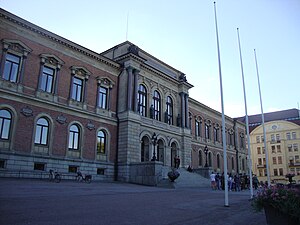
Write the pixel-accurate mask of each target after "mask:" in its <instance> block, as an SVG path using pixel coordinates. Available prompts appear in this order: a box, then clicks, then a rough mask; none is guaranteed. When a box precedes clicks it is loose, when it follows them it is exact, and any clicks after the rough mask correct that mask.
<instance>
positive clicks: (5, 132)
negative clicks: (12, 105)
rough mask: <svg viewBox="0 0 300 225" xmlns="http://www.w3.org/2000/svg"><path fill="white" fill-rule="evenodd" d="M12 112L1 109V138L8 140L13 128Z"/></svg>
mask: <svg viewBox="0 0 300 225" xmlns="http://www.w3.org/2000/svg"><path fill="white" fill-rule="evenodd" d="M11 119H12V117H11V113H10V112H9V111H8V110H6V109H2V110H0V139H1V140H8V139H9V136H10V129H11Z"/></svg>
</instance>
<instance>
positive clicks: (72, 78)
mask: <svg viewBox="0 0 300 225" xmlns="http://www.w3.org/2000/svg"><path fill="white" fill-rule="evenodd" d="M74 75H75V74H74V73H72V75H71V82H70V93H69V94H70V96H69V99H72V86H73V83H74Z"/></svg>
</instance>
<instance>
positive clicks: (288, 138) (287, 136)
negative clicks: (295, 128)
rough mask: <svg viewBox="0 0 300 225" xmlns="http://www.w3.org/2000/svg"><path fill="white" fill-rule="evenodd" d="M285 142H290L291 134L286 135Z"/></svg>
mask: <svg viewBox="0 0 300 225" xmlns="http://www.w3.org/2000/svg"><path fill="white" fill-rule="evenodd" d="M286 140H291V133H290V132H288V133H286Z"/></svg>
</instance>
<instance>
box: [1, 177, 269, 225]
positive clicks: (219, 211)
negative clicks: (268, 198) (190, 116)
mask: <svg viewBox="0 0 300 225" xmlns="http://www.w3.org/2000/svg"><path fill="white" fill-rule="evenodd" d="M249 198H250V193H249V191H245V192H237V193H235V192H230V193H229V207H225V206H224V191H212V190H210V189H209V188H185V189H184V188H182V189H164V188H157V187H147V186H141V185H134V184H127V183H117V182H116V183H101V182H92V183H91V184H87V183H76V182H75V181H62V182H61V183H53V182H49V181H47V180H32V179H11V178H0V213H1V216H0V224H1V225H266V224H267V223H266V219H265V215H264V213H255V212H253V211H252V209H251V207H250V202H249Z"/></svg>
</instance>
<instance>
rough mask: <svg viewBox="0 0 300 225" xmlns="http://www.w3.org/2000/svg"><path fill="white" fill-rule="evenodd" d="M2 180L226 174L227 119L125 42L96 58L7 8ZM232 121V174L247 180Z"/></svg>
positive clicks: (0, 101)
mask: <svg viewBox="0 0 300 225" xmlns="http://www.w3.org/2000/svg"><path fill="white" fill-rule="evenodd" d="M0 41H1V50H0V57H1V64H0V74H1V78H0V176H6V177H13V176H15V177H16V176H19V177H20V176H21V177H34V176H37V177H38V176H39V174H40V176H42V175H43V174H44V173H46V172H47V171H49V170H50V169H55V170H57V171H59V172H60V173H62V174H63V177H65V178H66V179H72V177H74V174H75V173H76V172H77V171H81V172H83V173H88V174H91V175H93V179H95V180H120V181H125V182H133V183H140V184H146V185H156V184H157V183H159V182H160V180H161V179H163V178H164V177H165V176H166V173H167V172H168V171H170V169H171V167H173V166H174V160H173V159H174V157H175V156H178V157H179V158H180V167H187V166H189V165H190V166H192V167H193V168H194V169H196V170H197V169H199V170H201V169H203V168H204V167H205V163H206V160H207V163H208V167H209V169H210V170H214V171H218V172H223V168H224V166H223V161H224V159H223V146H222V132H221V131H222V129H223V128H222V126H221V124H222V119H221V117H222V115H221V113H220V112H218V111H215V110H213V109H211V108H210V107H208V106H206V105H204V104H201V103H200V102H198V101H196V100H195V99H192V98H191V97H190V96H189V90H190V89H191V88H193V85H192V84H190V83H189V82H188V78H187V76H186V75H185V74H184V73H183V72H181V71H178V70H177V69H175V68H173V67H171V66H170V65H167V64H166V63H164V62H162V61H160V60H159V59H157V58H155V57H153V56H152V55H150V54H149V53H147V52H145V51H143V50H142V49H140V48H139V47H138V46H136V45H134V44H133V43H130V42H129V41H126V42H124V43H121V44H119V45H116V46H114V47H112V48H110V49H108V50H107V51H105V52H102V53H97V52H94V51H92V50H90V49H87V48H84V47H82V46H80V45H78V44H76V43H73V42H72V41H69V40H67V39H65V38H63V37H60V36H58V35H56V34H54V33H51V32H50V31H47V30H45V29H43V28H41V27H38V26H36V25H34V24H32V23H30V22H28V21H25V20H23V19H22V18H20V17H17V16H16V15H13V14H11V13H9V12H7V11H5V10H3V9H1V10H0ZM225 118H226V127H225V128H224V129H225V130H226V138H227V166H228V172H231V173H234V174H235V173H247V172H248V169H247V167H248V166H247V150H246V146H245V126H244V123H242V122H240V121H238V120H236V119H233V118H230V117H227V116H226V117H225Z"/></svg>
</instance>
